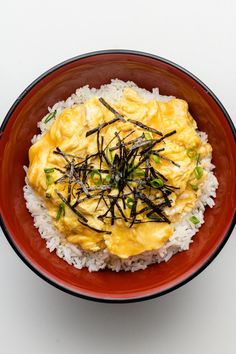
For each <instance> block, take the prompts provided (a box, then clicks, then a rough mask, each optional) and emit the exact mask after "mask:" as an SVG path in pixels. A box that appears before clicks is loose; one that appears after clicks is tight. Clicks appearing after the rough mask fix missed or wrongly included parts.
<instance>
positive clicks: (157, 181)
mask: <svg viewBox="0 0 236 354" xmlns="http://www.w3.org/2000/svg"><path fill="white" fill-rule="evenodd" d="M150 184H151V186H152V187H153V188H161V187H163V186H164V182H163V181H162V179H161V178H155V179H153V180H152V181H151V182H150Z"/></svg>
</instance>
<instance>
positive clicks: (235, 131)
mask: <svg viewBox="0 0 236 354" xmlns="http://www.w3.org/2000/svg"><path fill="white" fill-rule="evenodd" d="M104 54H128V55H134V56H142V57H147V58H151V59H155V60H158V61H161V62H163V63H165V64H168V65H170V66H172V67H174V68H176V69H178V70H180V71H181V72H183V73H184V74H186V75H187V76H189V77H190V78H191V79H193V80H194V81H196V82H197V83H198V84H199V85H200V86H201V87H202V88H203V89H204V91H205V92H206V93H207V94H208V95H210V96H211V98H212V99H213V100H214V101H215V103H216V104H217V105H218V107H219V108H220V110H221V111H222V112H223V114H224V117H225V119H226V121H227V123H228V125H229V127H230V130H231V132H232V134H233V136H234V140H236V129H235V127H234V124H233V122H232V120H231V118H230V116H229V114H228V112H227V111H226V109H225V107H224V106H223V104H222V103H221V102H220V100H219V99H218V98H217V97H216V95H215V94H214V93H213V92H212V91H211V90H210V89H209V88H208V87H207V86H206V85H205V84H204V83H203V82H202V81H201V80H200V79H199V78H198V77H197V76H195V75H194V74H192V73H191V72H189V71H188V70H186V69H185V68H183V67H182V66H180V65H178V64H176V63H174V62H172V61H170V60H168V59H165V58H163V57H160V56H158V55H155V54H150V53H147V52H142V51H137V50H128V49H105V50H99V51H93V52H88V53H85V54H81V55H77V56H74V57H72V58H70V59H67V60H65V61H62V62H61V63H59V64H57V65H55V66H53V67H51V68H50V69H49V70H47V71H45V72H44V73H43V74H41V75H40V76H38V77H37V78H36V79H35V80H34V81H33V82H32V83H31V84H30V85H28V86H27V87H26V89H25V90H24V91H23V92H22V93H21V94H20V95H19V96H18V98H17V99H16V100H15V102H14V103H13V104H12V106H11V107H10V109H9V111H8V112H7V114H6V116H5V118H4V120H3V122H2V124H1V127H0V136H1V135H2V133H3V132H4V129H5V128H6V126H7V123H8V121H9V120H10V118H11V115H12V113H13V112H14V110H15V109H16V107H17V106H18V105H19V103H20V102H21V101H22V100H23V98H24V97H25V96H26V95H27V93H28V92H29V91H30V90H31V89H32V88H33V87H34V86H35V85H36V84H37V83H39V82H40V81H41V80H42V79H44V78H45V77H46V76H48V75H49V74H51V73H52V72H54V71H56V70H57V69H59V68H61V67H63V66H65V65H67V64H70V63H72V62H74V61H77V60H81V59H85V58H89V57H94V56H99V55H104ZM235 214H236V213H235ZM235 223H236V218H235V217H234V218H232V221H231V224H230V225H229V227H228V230H227V231H226V233H225V235H224V238H223V240H222V241H221V243H220V244H219V245H218V247H217V248H216V250H215V251H214V252H213V253H212V254H211V255H210V256H209V258H208V259H207V260H206V261H205V262H204V263H203V264H202V265H201V266H200V267H199V268H198V269H197V270H196V271H195V272H193V273H192V274H190V275H189V276H187V277H186V278H185V279H183V280H181V281H180V282H178V283H176V284H175V285H172V286H170V287H168V288H167V289H165V290H162V291H160V292H154V293H153V294H149V295H144V296H138V297H135V296H134V297H130V298H122V297H119V298H112V297H96V296H92V295H85V294H83V293H80V292H77V291H74V290H71V289H69V288H67V287H66V286H64V285H62V284H59V283H58V282H57V281H55V280H52V279H51V278H50V277H49V276H46V275H45V274H44V273H43V272H41V271H39V270H38V269H37V268H36V266H34V264H33V263H32V262H30V260H28V259H27V257H26V256H25V255H24V254H23V252H21V250H20V249H19V248H18V246H17V243H16V242H14V241H13V239H12V238H11V235H10V233H9V232H8V230H7V227H6V225H5V224H4V221H3V217H2V215H0V226H1V228H2V230H3V234H4V235H5V237H6V239H7V241H8V242H9V244H10V245H11V247H12V248H13V250H14V251H15V252H16V254H17V255H18V256H19V257H20V258H21V260H22V261H23V262H24V263H25V264H26V265H27V266H28V267H29V268H30V269H31V270H32V271H33V272H34V273H35V274H37V275H38V276H39V277H40V278H41V279H43V280H45V281H46V282H47V283H49V284H51V285H53V286H55V287H56V288H57V289H59V290H61V291H64V292H66V293H68V294H70V295H74V296H76V297H80V298H82V299H87V300H91V301H96V302H103V303H132V302H140V301H145V300H149V299H154V298H157V297H159V296H162V295H165V294H167V293H169V292H172V291H174V290H176V289H178V288H180V287H181V286H183V285H185V284H187V283H188V282H189V281H191V280H192V279H194V278H195V277H196V276H197V275H199V274H200V273H201V272H202V271H203V270H204V269H205V268H206V267H208V265H209V264H210V263H211V262H212V261H213V260H214V259H215V258H216V256H217V255H218V254H219V253H220V251H221V250H222V248H223V247H224V245H225V244H226V242H227V241H228V239H229V237H230V235H231V233H232V231H233V229H234V226H235Z"/></svg>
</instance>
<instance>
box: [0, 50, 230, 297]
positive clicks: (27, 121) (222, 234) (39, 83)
mask: <svg viewBox="0 0 236 354" xmlns="http://www.w3.org/2000/svg"><path fill="white" fill-rule="evenodd" d="M112 78H119V79H122V80H125V81H127V80H132V81H134V82H135V83H136V84H138V85H139V86H141V87H144V88H146V89H151V88H153V87H159V88H160V92H161V94H164V95H174V96H176V97H178V98H183V99H185V100H186V101H187V102H188V103H189V107H190V111H191V113H192V115H193V116H194V118H195V119H196V121H197V123H198V126H199V129H200V130H202V131H205V132H207V133H208V136H209V141H210V143H211V145H212V146H213V163H214V164H215V165H216V170H215V173H216V176H217V178H218V181H219V188H218V190H217V197H216V199H215V202H216V205H215V207H214V208H213V209H209V208H207V210H206V213H205V224H204V225H203V226H202V227H201V229H200V231H199V232H198V233H197V234H196V235H195V237H194V242H193V243H192V245H191V246H190V249H189V251H186V252H182V253H178V254H177V255H175V256H174V257H172V258H171V260H170V261H169V262H167V263H161V264H159V265H157V264H156V265H152V266H149V267H148V268H147V269H146V270H144V271H138V272H134V273H131V272H119V273H115V272H112V271H109V270H104V271H99V272H95V273H89V272H88V271H87V269H82V270H77V269H75V268H74V267H72V266H70V265H68V264H67V263H66V262H65V261H63V260H61V259H60V258H58V257H57V256H56V254H55V253H50V252H49V251H48V250H47V249H46V247H45V241H44V240H42V239H41V238H40V236H39V233H38V231H37V230H36V229H35V228H34V225H33V219H32V217H31V216H30V214H29V212H28V211H27V209H26V206H25V201H24V198H23V191H22V188H23V185H24V177H25V175H24V171H23V165H27V164H28V149H29V147H30V145H31V138H32V136H33V135H34V134H36V133H37V122H38V121H39V120H41V119H42V117H43V116H44V115H45V114H46V112H47V107H48V106H52V105H53V104H54V103H55V102H57V101H59V100H63V99H65V98H67V97H68V96H70V95H71V93H73V92H74V91H75V89H76V88H78V87H81V86H83V85H87V84H89V85H90V86H91V87H99V86H100V85H102V84H105V83H108V82H109V81H110V80H111V79H112ZM1 130H2V136H1V142H0V167H1V171H0V174H1V182H0V204H1V217H2V229H3V231H4V233H5V235H6V237H7V239H8V241H9V243H10V244H11V246H12V247H13V248H14V250H15V251H16V253H17V254H18V256H19V257H20V258H21V259H22V260H23V261H24V262H25V263H26V264H27V265H28V266H29V267H30V268H31V269H32V270H33V271H34V272H35V273H37V274H38V275H39V276H40V277H41V278H43V279H44V280H46V281H47V282H49V283H50V284H52V285H54V286H56V287H57V288H59V289H61V290H64V291H66V292H68V293H70V294H73V295H76V296H79V297H83V298H87V299H92V300H97V301H105V302H131V301H138V300H144V299H148V298H152V297H156V296H160V295H163V294H165V293H168V292H170V291H172V290H174V289H176V288H178V287H180V286H181V285H183V284H185V283H187V282H188V281H189V280H191V279H193V278H194V277H195V276H196V275H197V274H199V273H200V272H201V271H202V270H203V269H204V268H206V267H207V266H208V265H209V264H210V262H211V261H212V260H213V259H214V258H215V257H216V255H217V254H218V253H219V252H220V250H221V249H222V247H223V246H224V244H225V243H226V241H227V239H228V237H229V235H230V233H231V231H232V229H233V226H234V214H235V200H236V169H235V167H236V147H235V129H234V127H233V124H232V121H231V120H230V117H229V115H228V113H227V112H226V110H225V109H224V107H223V106H222V104H221V103H220V101H219V100H218V99H217V98H216V96H215V95H214V94H213V93H212V92H211V91H210V90H209V89H208V88H207V87H206V86H205V85H204V84H203V83H202V82H201V81H200V80H199V79H197V78H196V77H195V76H193V75H192V74H190V73H189V72H188V71H186V70H185V69H183V68H181V67H179V66H178V65H176V64H174V63H171V62H169V61H168V60H165V59H163V58H160V57H157V56H154V55H150V54H146V53H141V52H133V51H126V50H111V51H109V50H108V51H100V52H95V53H89V54H85V55H80V56H78V57H75V58H72V59H70V60H67V61H65V62H63V63H61V64H59V65H57V66H55V67H54V68H52V69H50V70H49V71H47V72H46V73H45V74H43V75H42V76H40V77H39V78H38V79H37V80H35V81H34V82H33V83H32V84H31V85H30V86H29V87H27V88H26V89H25V91H24V92H23V93H22V94H21V95H20V96H19V98H18V99H17V100H16V102H15V103H14V104H13V106H12V107H11V109H10V111H9V112H8V114H7V116H6V118H5V120H4V122H3V124H2V127H1ZM6 269H7V265H6Z"/></svg>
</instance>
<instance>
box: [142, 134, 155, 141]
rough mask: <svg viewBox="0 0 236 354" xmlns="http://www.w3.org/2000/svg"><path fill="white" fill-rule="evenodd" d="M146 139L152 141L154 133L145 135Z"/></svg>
mask: <svg viewBox="0 0 236 354" xmlns="http://www.w3.org/2000/svg"><path fill="white" fill-rule="evenodd" d="M144 137H145V139H146V140H152V139H153V135H152V133H144Z"/></svg>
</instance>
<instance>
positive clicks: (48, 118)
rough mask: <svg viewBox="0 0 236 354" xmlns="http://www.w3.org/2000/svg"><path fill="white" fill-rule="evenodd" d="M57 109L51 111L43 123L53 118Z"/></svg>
mask: <svg viewBox="0 0 236 354" xmlns="http://www.w3.org/2000/svg"><path fill="white" fill-rule="evenodd" d="M56 113H57V111H54V112H51V113H49V114H48V115H47V117H46V118H45V121H44V123H48V122H49V121H50V120H51V119H53V118H55V116H56Z"/></svg>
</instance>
